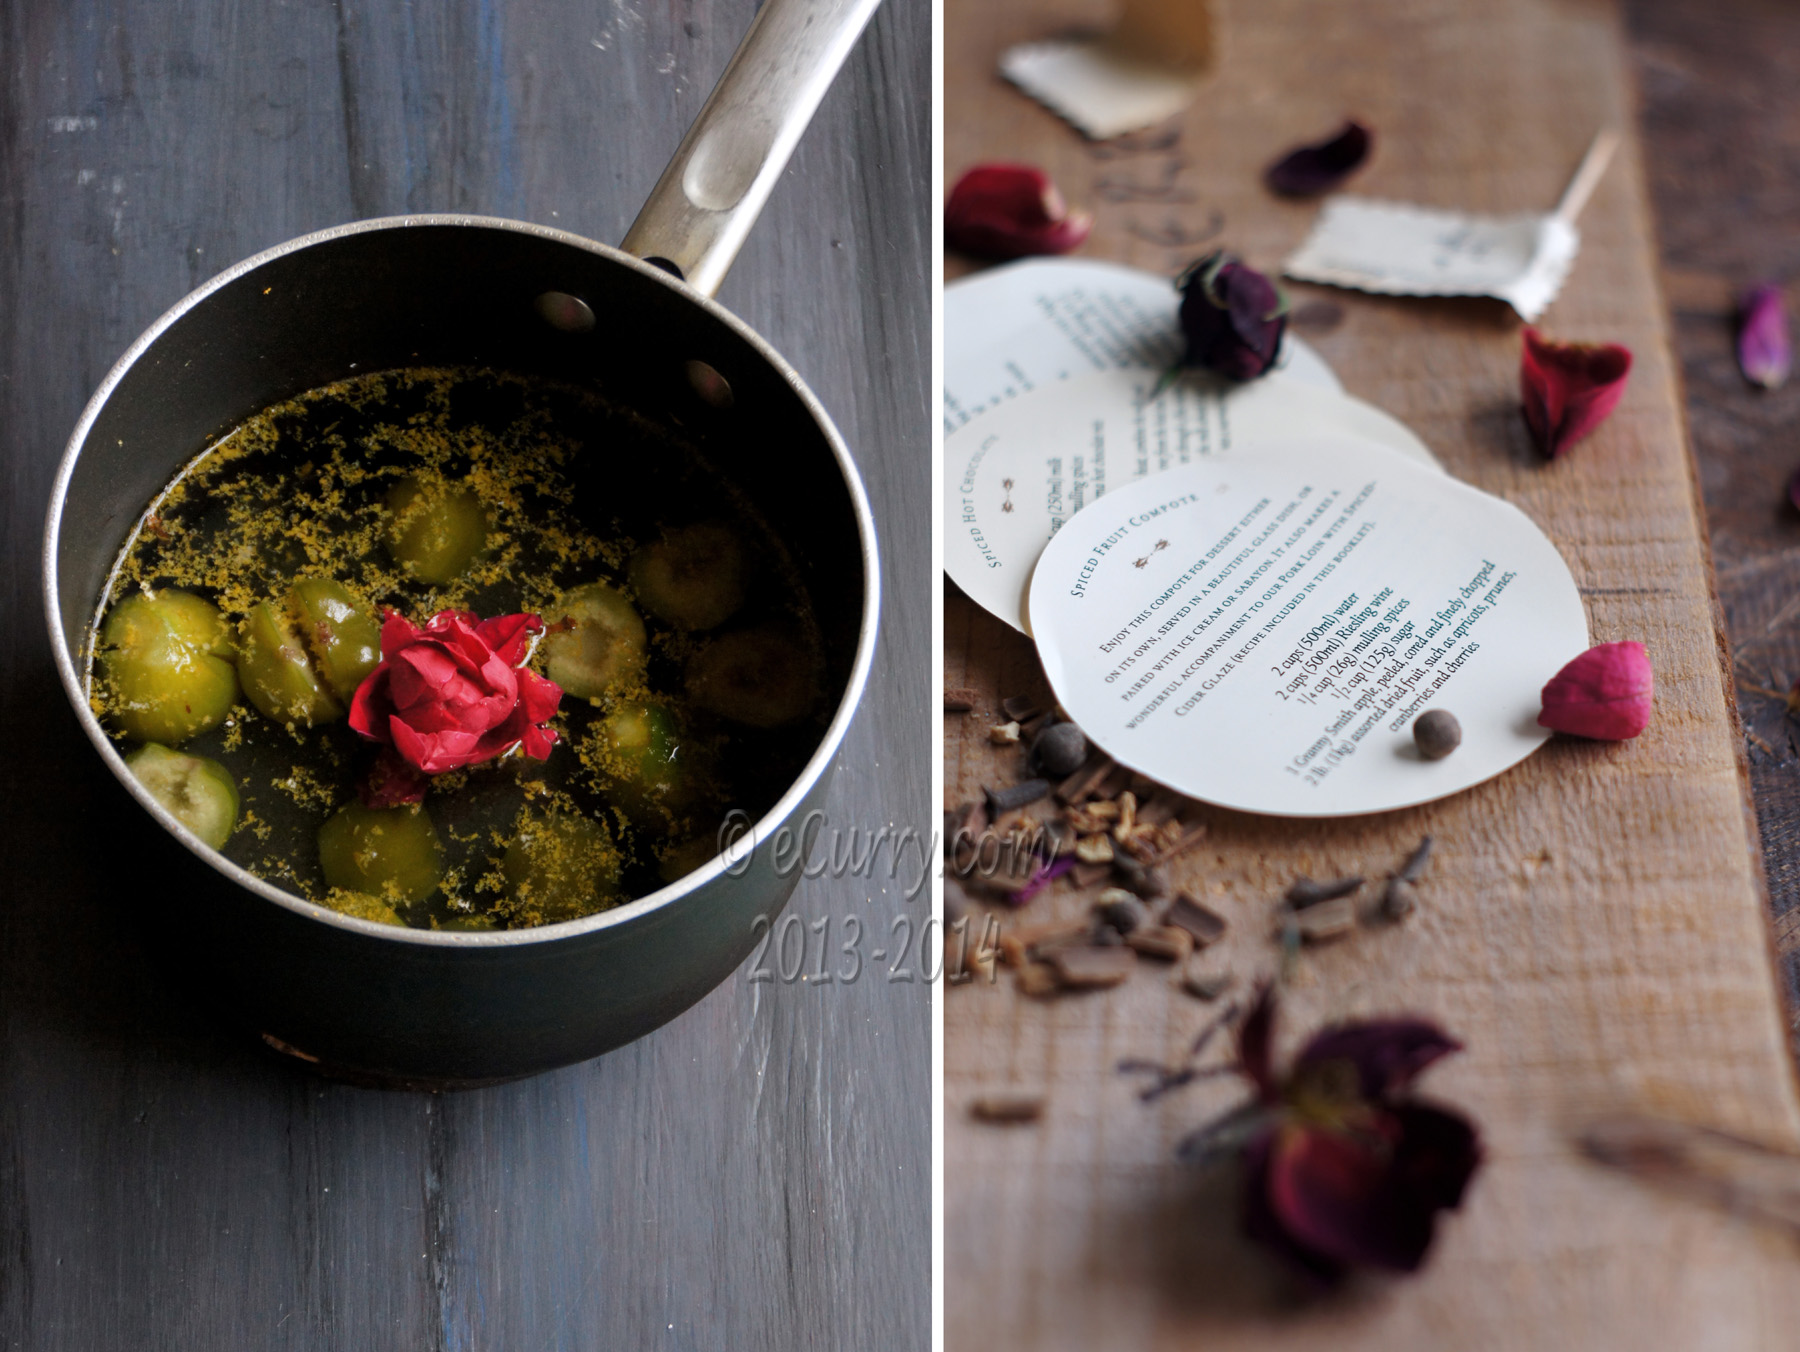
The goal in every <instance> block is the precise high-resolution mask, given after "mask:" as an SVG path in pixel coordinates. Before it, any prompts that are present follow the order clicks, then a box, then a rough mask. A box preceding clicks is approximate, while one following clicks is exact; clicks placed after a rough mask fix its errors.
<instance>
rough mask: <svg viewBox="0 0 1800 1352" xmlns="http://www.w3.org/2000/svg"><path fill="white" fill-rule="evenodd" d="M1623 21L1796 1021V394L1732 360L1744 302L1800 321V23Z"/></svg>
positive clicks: (1678, 9)
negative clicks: (1761, 303) (1760, 297)
mask: <svg viewBox="0 0 1800 1352" xmlns="http://www.w3.org/2000/svg"><path fill="white" fill-rule="evenodd" d="M1627 15H1628V18H1629V21H1630V30H1631V36H1632V44H1631V45H1632V51H1633V53H1634V56H1635V64H1636V67H1637V74H1638V87H1639V90H1640V92H1641V98H1642V110H1643V111H1642V122H1643V130H1644V139H1645V144H1646V146H1647V148H1648V151H1649V153H1647V154H1646V156H1645V163H1646V169H1647V171H1648V178H1649V184H1650V190H1651V199H1652V201H1653V203H1654V205H1655V208H1656V221H1657V235H1658V238H1659V241H1660V244H1661V252H1662V260H1663V267H1664V278H1665V287H1664V290H1665V295H1666V297H1667V300H1668V304H1669V309H1670V319H1671V325H1672V328H1671V332H1672V335H1673V337H1674V340H1675V347H1676V351H1677V354H1678V355H1679V357H1680V359H1681V369H1682V376H1683V384H1684V385H1685V387H1686V393H1687V407H1688V425H1689V428H1690V430H1691V433H1692V437H1693V449H1694V458H1695V460H1696V462H1697V463H1698V465H1699V468H1700V485H1701V488H1702V490H1703V491H1704V494H1705V498H1706V506H1707V518H1708V521H1709V523H1710V525H1711V528H1712V544H1713V562H1714V570H1715V577H1716V580H1717V584H1718V593H1719V600H1720V603H1721V606H1722V608H1723V610H1724V613H1725V622H1726V629H1727V632H1728V633H1729V635H1730V637H1731V648H1732V655H1733V658H1734V674H1735V676H1736V680H1737V697H1738V709H1739V712H1740V714H1741V715H1742V718H1743V723H1744V736H1745V743H1746V746H1745V751H1746V754H1747V755H1748V758H1749V762H1750V783H1751V788H1752V791H1753V793H1754V796H1755V799H1756V807H1757V816H1758V819H1759V821H1760V823H1761V829H1762V840H1763V866H1764V871H1765V873H1766V875H1767V877H1768V881H1769V902H1770V905H1771V907H1772V908H1773V910H1774V912H1775V914H1776V915H1777V916H1778V917H1779V918H1780V920H1781V923H1780V924H1779V925H1778V927H1777V931H1776V933H1777V939H1778V941H1779V946H1780V953H1781V970H1782V975H1783V977H1784V981H1785V984H1786V988H1787V991H1788V996H1789V1002H1790V1007H1794V1008H1800V1005H1795V997H1796V996H1797V995H1800V929H1797V928H1796V926H1795V923H1794V922H1796V921H1800V913H1797V912H1796V907H1797V906H1800V778H1797V777H1796V774H1795V770H1796V768H1800V751H1797V750H1796V745H1797V743H1800V725H1797V724H1796V723H1795V721H1794V718H1793V716H1792V715H1791V713H1790V712H1789V709H1788V704H1787V699H1786V695H1787V691H1788V689H1789V688H1790V686H1791V685H1792V683H1793V681H1794V679H1795V678H1796V677H1797V676H1800V624H1797V623H1796V620H1797V619H1800V606H1796V605H1795V604H1794V602H1795V597H1796V594H1797V593H1800V513H1797V512H1796V511H1795V510H1794V509H1793V507H1792V506H1791V505H1790V504H1789V503H1788V501H1787V497H1786V488H1787V481H1788V479H1789V477H1790V476H1791V475H1792V474H1793V473H1794V470H1795V468H1796V466H1797V465H1800V447H1796V445H1795V443H1794V437H1793V429H1794V427H1795V426H1796V425H1797V424H1800V383H1794V382H1790V383H1789V384H1788V385H1786V386H1785V387H1783V388H1782V389H1779V390H1767V391H1765V390H1755V389H1752V388H1750V386H1749V385H1748V384H1747V383H1746V382H1745V380H1744V378H1743V376H1742V375H1741V374H1740V373H1739V371H1738V369H1737V363H1736V361H1735V359H1734V355H1733V351H1732V338H1733V329H1734V326H1735V319H1736V313H1735V312H1736V309H1737V302H1738V297H1739V295H1740V293H1741V292H1742V291H1743V289H1744V288H1745V287H1747V286H1749V285H1751V284H1753V283H1755V282H1759V281H1774V282H1777V283H1786V284H1787V287H1788V309H1789V313H1790V314H1794V313H1800V290H1797V289H1795V287H1794V282H1795V279H1797V278H1800V230H1796V229H1795V228H1794V222H1795V220H1796V219H1800V172H1796V170H1797V169H1800V96H1797V95H1796V91H1797V90H1800V10H1796V9H1795V7H1794V6H1792V5H1789V4H1782V3H1779V0H1733V3H1731V4H1729V5H1723V6H1721V5H1717V4H1710V3H1705V2H1704V0H1633V3H1632V4H1631V5H1630V6H1629V7H1628V9H1627Z"/></svg>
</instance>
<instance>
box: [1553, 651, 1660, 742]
mask: <svg viewBox="0 0 1800 1352" xmlns="http://www.w3.org/2000/svg"><path fill="white" fill-rule="evenodd" d="M1654 694H1655V678H1654V676H1653V675H1652V673H1651V670H1650V654H1649V653H1647V652H1645V651H1644V645H1643V644H1641V643H1632V642H1625V643H1602V644H1601V645H1600V646H1599V647H1597V648H1589V649H1588V650H1587V651H1586V652H1584V653H1583V654H1582V655H1581V656H1580V657H1577V658H1576V659H1575V660H1574V661H1573V662H1570V663H1569V664H1568V665H1567V666H1566V667H1564V668H1563V669H1562V670H1561V671H1559V672H1557V673H1556V675H1554V676H1552V677H1551V678H1550V683H1549V684H1548V685H1546V686H1545V687H1544V711H1543V712H1542V713H1541V714H1539V715H1538V722H1539V723H1541V724H1543V726H1545V727H1546V728H1552V729H1554V730H1555V731H1557V732H1571V733H1574V734H1575V735H1576V736H1577V737H1594V738H1598V739H1600V740H1603V741H1611V742H1620V741H1624V740H1626V739H1627V738H1631V737H1636V736H1637V735H1638V734H1639V733H1640V732H1642V731H1643V730H1644V729H1645V728H1646V727H1648V726H1649V725H1650V707H1651V704H1652V703H1653V698H1654Z"/></svg>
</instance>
